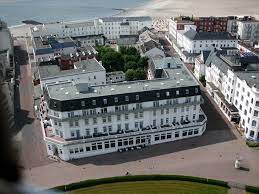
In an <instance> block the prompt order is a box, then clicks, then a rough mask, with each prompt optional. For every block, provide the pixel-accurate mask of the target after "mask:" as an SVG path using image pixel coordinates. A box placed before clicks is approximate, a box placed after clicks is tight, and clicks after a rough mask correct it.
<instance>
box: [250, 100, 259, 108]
mask: <svg viewBox="0 0 259 194" xmlns="http://www.w3.org/2000/svg"><path fill="white" fill-rule="evenodd" d="M251 103H252V102H251ZM255 106H257V107H259V101H256V102H255Z"/></svg>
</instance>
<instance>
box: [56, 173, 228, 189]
mask: <svg viewBox="0 0 259 194" xmlns="http://www.w3.org/2000/svg"><path fill="white" fill-rule="evenodd" d="M151 180H156V181H162V180H179V181H189V182H197V183H204V184H210V185H217V186H222V187H226V188H229V186H228V184H227V182H225V181H220V180H214V179H206V178H200V177H192V176H182V175H135V176H132V175H129V176H118V177H110V178H102V179H90V180H85V181H80V182H76V183H71V184H68V185H62V186H58V187H54V188H52V189H54V190H57V191H63V192H64V191H72V190H76V189H81V188H86V187H92V186H96V185H102V184H110V183H118V182H136V181H151Z"/></svg>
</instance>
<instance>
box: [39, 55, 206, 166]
mask: <svg viewBox="0 0 259 194" xmlns="http://www.w3.org/2000/svg"><path fill="white" fill-rule="evenodd" d="M172 60H173V59H172ZM177 61H179V60H177ZM158 62H160V63H162V62H166V63H167V64H161V65H160V66H161V67H162V66H164V67H166V68H163V69H160V70H159V72H161V71H162V72H161V74H160V75H159V77H156V78H154V79H152V80H144V81H133V82H122V83H114V84H103V85H95V84H94V83H87V82H85V81H82V80H66V81H59V82H52V83H48V84H46V85H45V86H44V88H43V95H42V97H41V105H40V113H41V120H42V122H41V123H42V132H43V136H44V140H45V142H46V147H47V152H48V155H51V156H57V157H59V158H60V159H62V160H65V161H67V160H72V159H77V158H83V157H89V156H94V155H100V154H105V153H111V152H117V151H119V152H123V151H130V150H134V149H141V148H144V147H145V146H149V145H154V144H159V143H164V142H170V141H176V140H180V139H185V138H188V137H195V136H200V135H202V134H203V133H204V131H205V130H206V122H207V118H206V115H205V114H204V113H203V111H202V109H201V107H200V105H201V104H202V103H203V99H202V97H201V91H200V87H199V85H198V83H197V81H196V80H195V79H194V78H193V76H192V75H191V74H190V73H189V72H188V70H187V69H186V68H185V66H184V65H183V64H178V63H173V62H172V64H171V65H168V63H171V62H170V60H169V59H167V60H159V61H156V63H158ZM158 67H159V65H157V64H156V68H158ZM156 70H158V69H155V70H154V69H153V70H152V71H156Z"/></svg>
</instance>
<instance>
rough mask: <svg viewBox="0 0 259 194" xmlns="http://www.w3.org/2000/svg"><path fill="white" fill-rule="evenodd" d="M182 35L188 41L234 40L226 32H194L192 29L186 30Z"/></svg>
mask: <svg viewBox="0 0 259 194" xmlns="http://www.w3.org/2000/svg"><path fill="white" fill-rule="evenodd" d="M184 35H185V36H186V37H187V38H189V39H190V40H236V38H235V37H234V36H232V35H231V34H230V33H228V32H196V31H195V30H193V29H190V30H188V31H187V32H185V33H184Z"/></svg>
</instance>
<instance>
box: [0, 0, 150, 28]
mask: <svg viewBox="0 0 259 194" xmlns="http://www.w3.org/2000/svg"><path fill="white" fill-rule="evenodd" d="M148 1H150V0H0V19H2V20H4V21H5V22H7V24H8V26H14V25H20V24H22V21H23V20H35V21H38V22H55V21H78V20H87V19H91V18H96V17H106V16H113V15H116V14H119V13H120V12H121V11H123V10H127V9H130V8H134V7H137V6H141V5H143V4H145V3H147V2H148Z"/></svg>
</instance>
